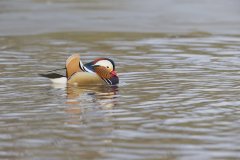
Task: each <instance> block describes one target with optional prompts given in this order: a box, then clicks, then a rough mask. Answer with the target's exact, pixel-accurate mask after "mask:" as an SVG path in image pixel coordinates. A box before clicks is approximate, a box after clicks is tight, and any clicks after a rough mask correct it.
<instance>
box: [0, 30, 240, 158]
mask: <svg viewBox="0 0 240 160" xmlns="http://www.w3.org/2000/svg"><path fill="white" fill-rule="evenodd" d="M0 44H1V46H0V75H1V77H0V84H1V86H0V92H1V98H0V104H1V107H0V119H1V120H0V159H24V160H26V159H119V160H122V159H224V160H227V159H240V153H239V151H240V147H239V146H240V141H239V138H240V137H239V134H240V128H239V123H240V120H239V116H240V109H239V105H240V101H239V93H240V87H239V85H240V82H239V80H240V74H239V68H240V36H231V35H211V34H208V33H189V34H182V35H181V34H179V35H174V34H137V33H135V34H133V33H126V34H124V33H55V34H43V35H35V36H15V37H14V36H12V37H0ZM73 53H81V56H82V60H83V61H84V62H88V61H90V60H93V59H95V58H97V57H110V58H112V59H114V61H115V62H116V65H117V71H118V73H119V76H120V84H119V85H118V87H116V88H111V87H93V88H84V87H72V86H67V87H64V86H56V85H53V84H52V83H51V82H50V81H49V80H48V79H45V78H42V77H39V76H38V74H39V73H45V72H46V71H49V70H52V69H57V68H61V67H63V66H64V64H65V60H66V58H67V57H68V56H69V55H71V54H73Z"/></svg>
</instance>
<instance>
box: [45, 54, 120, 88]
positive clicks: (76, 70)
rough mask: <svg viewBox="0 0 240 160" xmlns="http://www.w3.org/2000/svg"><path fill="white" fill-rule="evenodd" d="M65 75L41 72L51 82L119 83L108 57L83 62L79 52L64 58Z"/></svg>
mask: <svg viewBox="0 0 240 160" xmlns="http://www.w3.org/2000/svg"><path fill="white" fill-rule="evenodd" d="M64 69H66V76H63V75H60V74H57V73H50V74H41V76H43V77H47V78H50V80H51V81H52V82H53V83H61V84H62V83H65V84H66V83H67V84H74V85H116V84H118V83H119V79H118V76H117V73H116V71H115V64H114V62H113V60H111V59H109V58H98V59H95V60H94V61H92V62H89V63H86V64H83V63H82V61H81V60H80V55H79V54H73V55H71V56H70V57H69V58H68V59H67V60H66V66H65V68H64Z"/></svg>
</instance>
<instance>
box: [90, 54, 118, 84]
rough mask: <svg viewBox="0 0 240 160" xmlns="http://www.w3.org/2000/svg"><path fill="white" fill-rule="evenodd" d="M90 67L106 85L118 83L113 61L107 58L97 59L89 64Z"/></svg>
mask: <svg viewBox="0 0 240 160" xmlns="http://www.w3.org/2000/svg"><path fill="white" fill-rule="evenodd" d="M91 67H92V70H93V71H94V72H95V73H96V74H97V75H98V76H99V77H101V78H102V79H103V80H104V81H105V82H106V83H107V84H109V85H116V84H118V83H119V79H118V76H117V72H116V71H115V64H114V61H113V60H111V59H109V58H98V59H96V60H94V61H93V62H91Z"/></svg>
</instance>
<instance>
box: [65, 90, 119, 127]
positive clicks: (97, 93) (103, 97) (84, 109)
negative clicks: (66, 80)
mask: <svg viewBox="0 0 240 160" xmlns="http://www.w3.org/2000/svg"><path fill="white" fill-rule="evenodd" d="M117 93H118V87H117V86H84V87H82V86H72V85H67V86H66V97H67V100H66V105H67V106H66V109H65V112H66V113H68V117H69V116H70V117H69V118H68V122H67V124H76V123H82V122H83V121H84V119H86V118H84V117H85V115H86V114H87V113H89V112H96V110H99V109H100V110H111V109H113V107H114V106H115V105H116V104H117ZM87 119H89V118H87Z"/></svg>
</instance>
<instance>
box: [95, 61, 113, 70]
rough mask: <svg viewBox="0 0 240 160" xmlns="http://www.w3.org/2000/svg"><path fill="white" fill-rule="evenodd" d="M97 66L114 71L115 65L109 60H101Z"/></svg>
mask: <svg viewBox="0 0 240 160" xmlns="http://www.w3.org/2000/svg"><path fill="white" fill-rule="evenodd" d="M95 65H99V66H104V67H106V68H108V69H109V71H112V70H113V65H112V63H111V62H109V61H108V60H100V61H98V62H97V63H96V64H95Z"/></svg>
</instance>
